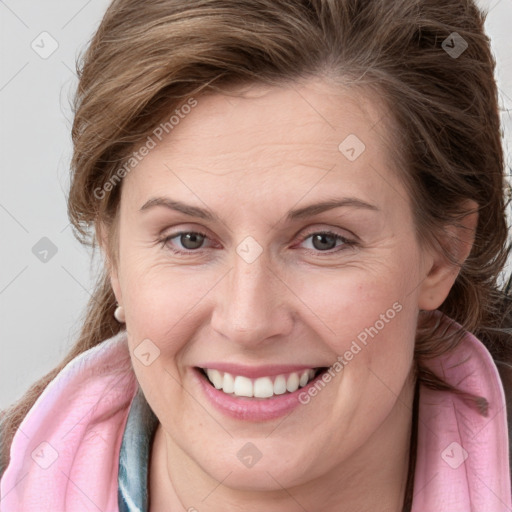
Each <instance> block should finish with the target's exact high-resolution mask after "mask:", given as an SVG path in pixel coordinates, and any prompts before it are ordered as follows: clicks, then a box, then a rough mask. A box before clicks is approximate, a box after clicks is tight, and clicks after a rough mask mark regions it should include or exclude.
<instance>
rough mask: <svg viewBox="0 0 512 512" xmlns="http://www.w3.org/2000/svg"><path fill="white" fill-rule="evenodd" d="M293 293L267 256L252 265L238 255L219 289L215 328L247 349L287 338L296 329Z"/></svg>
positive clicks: (213, 325)
mask: <svg viewBox="0 0 512 512" xmlns="http://www.w3.org/2000/svg"><path fill="white" fill-rule="evenodd" d="M290 293H291V292H290V291H289V289H288V288H287V286H285V284H284V283H283V282H282V280H281V279H280V277H279V276H278V274H277V272H276V271H275V270H273V269H271V268H270V266H269V262H268V259H267V258H266V256H265V253H262V254H261V255H260V256H259V257H258V258H257V259H256V260H255V261H253V262H252V263H248V262H247V261H245V260H244V259H243V258H242V257H240V256H239V255H238V254H235V257H234V264H233V267H232V268H231V270H230V271H229V272H228V274H227V275H226V277H225V278H224V279H223V280H222V282H221V283H219V286H218V287H216V294H217V295H216V297H215V307H214V311H213V313H212V318H211V324H212V328H213V329H214V330H215V331H216V332H218V333H219V334H220V335H222V336H223V337H225V338H228V339H229V340H231V341H232V342H233V343H237V344H239V345H243V346H245V347H246V348H252V347H257V346H259V345H261V344H265V343H269V342H275V341H276V339H278V338H280V337H283V338H284V337H286V336H287V335H289V333H290V332H291V329H292V328H293V314H292V310H291V307H292V303H291V301H290V300H288V299H289V297H290ZM287 297H288V299H287Z"/></svg>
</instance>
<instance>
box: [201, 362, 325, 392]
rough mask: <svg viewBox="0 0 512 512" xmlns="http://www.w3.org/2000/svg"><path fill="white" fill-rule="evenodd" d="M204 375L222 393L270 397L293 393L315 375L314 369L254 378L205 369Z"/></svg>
mask: <svg viewBox="0 0 512 512" xmlns="http://www.w3.org/2000/svg"><path fill="white" fill-rule="evenodd" d="M206 375H207V376H208V379H209V380H210V382H211V383H212V384H213V385H214V386H215V388H217V389H222V391H223V392H224V393H227V394H234V395H235V396H244V397H248V398H252V397H255V398H270V397H271V396H274V395H282V394H284V393H286V392H287V391H288V392H289V393H293V392H294V391H297V389H299V388H302V387H304V386H305V385H306V384H307V383H308V382H310V381H311V380H312V379H313V377H314V376H315V370H313V369H309V370H304V371H302V372H293V373H290V374H288V375H278V376H276V377H275V378H271V377H260V378H258V379H254V380H251V379H249V378H247V377H243V376H241V375H236V376H233V375H231V374H230V373H222V372H219V371H218V370H212V369H206Z"/></svg>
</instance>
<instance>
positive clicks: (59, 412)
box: [0, 333, 137, 512]
mask: <svg viewBox="0 0 512 512" xmlns="http://www.w3.org/2000/svg"><path fill="white" fill-rule="evenodd" d="M117 369H119V371H120V372H121V373H119V372H116V370H117ZM136 390H137V381H136V378H135V374H134V373H133V370H132V369H131V362H130V359H129V353H128V348H127V345H126V339H125V338H124V333H119V334H118V335H117V336H115V337H114V338H110V339H109V340H107V341H105V342H104V343H102V344H100V345H98V346H96V347H94V348H93V349H91V350H88V351H87V352H84V353H83V354H81V355H80V356H79V357H77V358H75V359H74V360H72V361H71V362H70V363H69V364H68V365H67V366H66V367H65V368H64V369H63V370H62V372H61V373H59V375H58V376H57V377H56V378H55V379H54V380H53V381H52V382H51V383H50V384H49V385H48V387H47V388H46V389H45V391H44V392H43V394H42V395H41V396H40V397H39V399H38V400H37V402H36V403H35V404H34V406H33V407H32V409H31V410H30V411H29V413H28V415H27V416H26V418H25V419H24V420H23V422H22V423H21V425H20V428H19V430H18V431H17V432H16V435H15V436H14V439H13V443H12V445H11V463H10V464H9V466H8V467H7V469H6V470H5V473H4V475H3V477H2V480H1V482H0V496H1V498H2V501H1V502H0V510H1V511H2V512H21V511H23V512H32V511H34V512H35V511H38V512H46V511H48V512H64V511H65V512H82V511H84V512H89V511H91V512H93V511H94V512H98V511H99V510H101V511H103V512H110V511H112V512H114V511H118V506H117V477H118V463H119V451H120V448H121V441H122V436H123V432H124V426H125V423H126V420H127V418H128V412H129V405H130V403H131V401H132V399H133V397H134V396H135V392H136ZM41 443H45V444H43V445H42V444H41ZM46 443H47V444H46ZM38 447H39V448H38ZM41 449H42V450H41ZM31 454H33V455H31ZM55 456H57V458H56V459H55V461H54V462H53V463H52V464H51V465H49V466H48V464H50V463H51V462H52V460H53V458H54V457H55Z"/></svg>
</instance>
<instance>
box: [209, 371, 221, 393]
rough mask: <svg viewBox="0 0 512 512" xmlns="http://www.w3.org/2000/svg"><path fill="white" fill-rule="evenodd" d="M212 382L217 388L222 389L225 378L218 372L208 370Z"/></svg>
mask: <svg viewBox="0 0 512 512" xmlns="http://www.w3.org/2000/svg"><path fill="white" fill-rule="evenodd" d="M206 373H207V375H208V378H209V379H210V382H211V383H212V384H213V385H214V386H215V387H216V388H217V389H220V388H221V387H222V384H223V378H222V375H221V373H220V372H219V371H218V370H206Z"/></svg>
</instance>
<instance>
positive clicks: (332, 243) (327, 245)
mask: <svg viewBox="0 0 512 512" xmlns="http://www.w3.org/2000/svg"><path fill="white" fill-rule="evenodd" d="M309 238H311V245H312V247H313V250H314V252H323V253H326V252H327V251H329V252H327V254H332V253H336V252H339V251H343V250H345V249H347V248H349V247H351V246H353V245H355V244H356V242H355V241H353V240H349V239H347V238H345V237H343V236H341V235H339V234H337V233H333V232H332V231H315V232H312V233H309V234H306V235H305V236H303V237H302V238H301V243H304V242H305V241H306V240H308V239H309ZM337 241H339V242H341V243H340V244H339V245H338V246H336V242H337ZM336 247H338V249H337V250H334V251H333V250H332V249H334V248H336Z"/></svg>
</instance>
